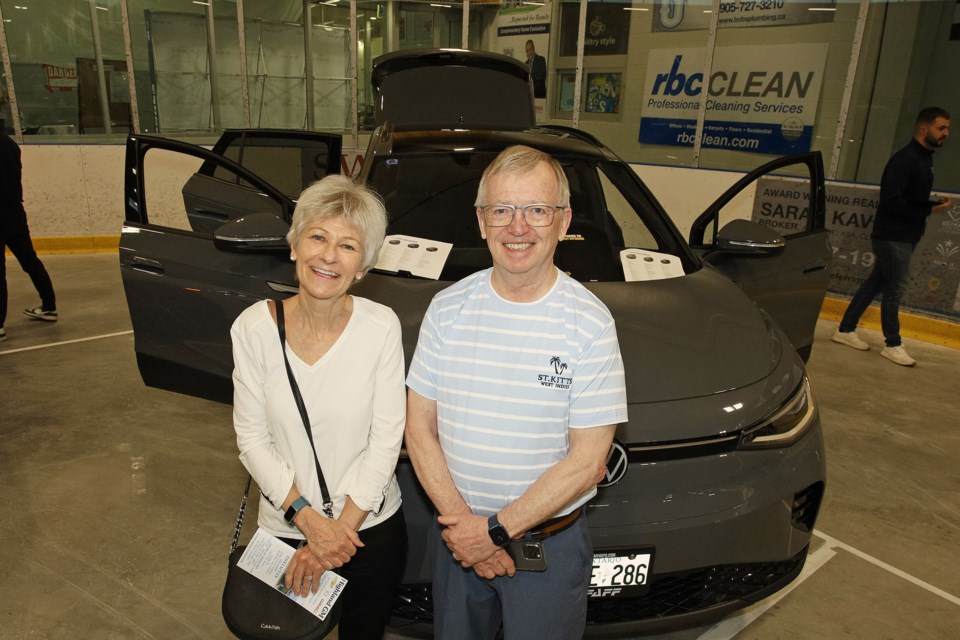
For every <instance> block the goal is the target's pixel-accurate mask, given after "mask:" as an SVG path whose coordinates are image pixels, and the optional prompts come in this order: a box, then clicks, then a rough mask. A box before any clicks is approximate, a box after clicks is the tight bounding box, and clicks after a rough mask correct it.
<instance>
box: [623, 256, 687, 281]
mask: <svg viewBox="0 0 960 640" xmlns="http://www.w3.org/2000/svg"><path fill="white" fill-rule="evenodd" d="M620 263H621V264H622V265H623V275H624V278H625V279H626V281H627V282H635V281H637V280H665V279H667V278H679V277H680V276H682V275H683V265H682V264H680V258H678V257H677V256H672V255H670V254H669V253H657V252H656V251H646V250H644V249H624V250H623V251H621V252H620Z"/></svg>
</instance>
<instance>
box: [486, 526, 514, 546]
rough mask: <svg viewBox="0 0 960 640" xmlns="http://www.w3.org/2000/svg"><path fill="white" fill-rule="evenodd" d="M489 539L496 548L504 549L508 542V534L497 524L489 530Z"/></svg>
mask: <svg viewBox="0 0 960 640" xmlns="http://www.w3.org/2000/svg"><path fill="white" fill-rule="evenodd" d="M490 539H491V540H493V544H495V545H497V546H498V547H505V546H507V543H508V542H510V534H508V533H507V530H506V528H505V527H504V526H503V525H502V524H498V525H496V526H494V527H493V528H491V529H490Z"/></svg>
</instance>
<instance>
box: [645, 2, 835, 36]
mask: <svg viewBox="0 0 960 640" xmlns="http://www.w3.org/2000/svg"><path fill="white" fill-rule="evenodd" d="M836 4H837V3H836V0H823V1H822V2H796V1H795V0H732V1H721V2H720V17H719V18H717V24H718V25H719V26H720V28H721V29H733V28H737V27H782V26H784V25H788V24H814V23H819V22H833V14H834V12H835V10H836ZM710 18H711V14H709V13H705V12H704V6H703V5H702V4H700V5H694V6H690V4H689V3H688V2H687V0H656V2H655V3H654V5H653V31H692V30H694V29H709V28H710Z"/></svg>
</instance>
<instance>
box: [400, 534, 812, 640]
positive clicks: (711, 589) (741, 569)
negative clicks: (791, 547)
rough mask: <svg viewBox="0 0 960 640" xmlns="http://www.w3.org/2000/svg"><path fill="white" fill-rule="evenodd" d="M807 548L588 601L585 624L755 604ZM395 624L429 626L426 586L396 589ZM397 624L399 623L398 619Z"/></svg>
mask: <svg viewBox="0 0 960 640" xmlns="http://www.w3.org/2000/svg"><path fill="white" fill-rule="evenodd" d="M806 555H807V548H806V547H804V549H803V550H802V551H800V552H799V553H798V554H796V555H795V556H793V557H792V558H790V559H789V560H784V561H781V562H754V563H745V564H733V565H719V566H714V567H706V568H702V569H696V570H694V571H685V572H679V573H674V574H664V575H661V576H656V577H655V578H653V580H652V581H651V584H650V589H649V590H648V591H647V592H646V593H645V594H644V595H640V596H636V597H623V598H591V599H590V600H589V601H588V604H587V623H588V624H611V623H617V622H629V621H633V620H645V619H655V618H658V619H659V618H666V617H670V616H679V615H683V614H687V613H691V612H695V611H701V610H704V609H709V608H714V607H718V606H722V605H724V604H732V603H735V602H737V601H741V602H742V601H746V602H755V601H757V600H759V599H761V598H764V597H766V596H767V595H769V594H771V593H773V592H774V591H776V590H777V589H779V588H781V587H782V586H784V585H785V584H786V583H787V582H789V581H790V580H792V579H793V578H794V577H795V576H796V575H797V574H798V573H799V572H800V570H801V569H802V568H803V563H804V560H805V559H806ZM393 615H394V620H393V621H391V624H396V623H398V622H399V623H400V624H399V625H398V626H402V624H403V623H402V621H403V620H406V621H410V622H414V621H416V622H430V621H432V620H433V597H432V595H431V586H430V584H429V583H426V584H416V585H401V587H400V589H399V590H398V592H397V598H396V601H395V605H394V609H393ZM398 619H400V620H398Z"/></svg>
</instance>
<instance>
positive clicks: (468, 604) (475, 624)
mask: <svg viewBox="0 0 960 640" xmlns="http://www.w3.org/2000/svg"><path fill="white" fill-rule="evenodd" d="M431 535H434V536H435V537H436V539H435V540H433V542H434V543H435V544H434V554H433V637H434V638H436V640H493V638H494V637H495V636H496V634H497V631H498V630H499V629H500V622H501V618H500V598H499V596H498V595H497V592H496V591H494V589H493V587H492V586H491V585H492V583H493V582H495V580H494V581H491V580H486V579H485V578H481V577H480V576H478V575H477V574H476V573H474V571H473V569H464V568H463V567H461V566H460V563H459V562H457V561H456V560H454V559H453V556H452V555H451V553H450V550H449V549H448V548H447V545H446V544H445V543H444V542H443V539H442V538H441V537H440V527H439V525H438V526H437V527H436V528H435V531H434V533H432V534H431ZM507 579H509V578H497V579H496V580H507ZM545 637H546V636H545Z"/></svg>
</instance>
